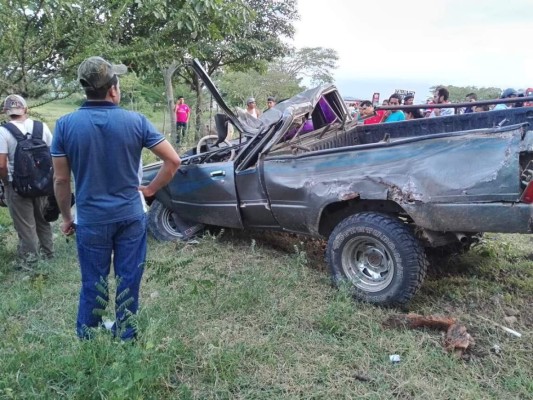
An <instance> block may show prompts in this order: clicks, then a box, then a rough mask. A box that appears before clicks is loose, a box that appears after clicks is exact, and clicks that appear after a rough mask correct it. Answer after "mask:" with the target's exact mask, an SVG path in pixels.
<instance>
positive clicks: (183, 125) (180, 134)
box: [176, 122, 187, 144]
mask: <svg viewBox="0 0 533 400" xmlns="http://www.w3.org/2000/svg"><path fill="white" fill-rule="evenodd" d="M186 132H187V122H176V144H180V142H181V139H183V138H184V137H185V133H186Z"/></svg>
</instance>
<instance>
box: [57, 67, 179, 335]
mask: <svg viewBox="0 0 533 400" xmlns="http://www.w3.org/2000/svg"><path fill="white" fill-rule="evenodd" d="M126 72H127V68H126V66H124V65H113V64H110V63H109V62H107V61H106V60H104V59H103V58H101V57H90V58H88V59H86V60H85V61H83V62H82V63H81V64H80V66H79V68H78V80H79V82H80V83H81V85H82V87H83V89H84V90H85V94H86V96H87V101H86V102H85V103H84V104H83V105H82V106H81V107H80V108H79V109H78V110H76V111H74V112H73V113H70V114H68V115H65V116H63V117H61V118H60V119H59V120H58V121H57V123H56V128H55V134H54V138H53V142H52V156H53V157H54V160H53V161H54V189H55V194H56V198H57V201H58V204H59V208H60V210H61V215H62V219H63V222H62V223H61V225H60V227H61V231H62V232H63V233H64V234H65V235H71V234H73V233H74V231H76V244H77V250H78V258H79V263H80V270H81V281H82V285H81V290H80V299H79V307H78V317H77V323H76V331H77V334H78V336H79V337H80V338H90V337H91V336H92V335H91V329H90V328H94V327H97V326H99V325H100V324H101V323H102V317H101V309H102V307H103V308H105V304H106V303H107V302H108V300H109V295H108V293H107V290H106V288H107V281H108V276H109V273H110V267H111V262H113V268H114V274H115V278H116V282H117V289H116V298H115V313H116V321H115V323H114V324H113V326H112V327H111V329H112V331H113V333H114V334H115V335H116V336H119V337H121V338H122V339H123V340H129V339H133V338H134V337H135V335H136V331H135V328H134V325H135V324H134V322H133V320H132V319H131V316H132V315H134V314H136V312H137V310H138V306H139V288H140V284H141V278H142V274H143V269H144V262H145V257H146V210H145V207H144V200H143V195H144V196H145V197H151V196H153V195H154V194H155V193H156V192H157V191H158V190H159V189H160V188H161V187H162V186H164V185H166V184H167V183H168V182H169V181H170V180H171V179H172V177H173V176H174V174H175V172H176V170H177V169H178V167H179V165H180V163H181V160H180V158H179V156H178V154H177V153H176V152H175V150H174V149H173V147H172V145H171V144H170V143H169V142H167V141H166V140H165V138H164V136H163V135H161V134H160V133H159V132H158V131H157V130H156V129H155V127H154V126H153V125H152V124H151V123H150V122H149V121H148V119H147V118H146V117H145V116H144V115H141V114H138V113H136V112H132V111H127V110H124V109H122V108H120V107H119V106H118V105H119V103H120V85H119V78H118V75H121V74H124V73H126ZM144 147H146V148H148V149H150V150H151V151H152V152H153V153H154V154H155V155H156V156H157V157H159V158H160V159H161V160H162V161H163V165H162V167H161V169H160V171H159V172H158V174H157V176H156V177H155V178H154V180H153V181H152V182H151V183H150V184H149V185H148V186H140V165H141V152H142V149H143V148H144ZM71 171H72V174H73V175H74V182H75V189H76V205H77V213H76V221H74V219H73V217H72V214H71V210H70V196H71V186H70V185H71V178H70V175H71Z"/></svg>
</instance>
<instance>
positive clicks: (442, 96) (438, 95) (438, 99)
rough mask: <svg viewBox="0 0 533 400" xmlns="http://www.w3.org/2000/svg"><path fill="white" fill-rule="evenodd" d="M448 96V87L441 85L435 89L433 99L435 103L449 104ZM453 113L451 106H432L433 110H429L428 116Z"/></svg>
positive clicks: (442, 115)
mask: <svg viewBox="0 0 533 400" xmlns="http://www.w3.org/2000/svg"><path fill="white" fill-rule="evenodd" d="M449 97H450V92H448V89H446V88H443V87H441V88H438V89H437V90H435V94H434V95H433V101H434V103H435V104H451V102H450V100H448V99H449ZM454 114H455V112H454V109H453V108H434V109H433V111H431V114H429V118H433V117H445V116H447V115H454Z"/></svg>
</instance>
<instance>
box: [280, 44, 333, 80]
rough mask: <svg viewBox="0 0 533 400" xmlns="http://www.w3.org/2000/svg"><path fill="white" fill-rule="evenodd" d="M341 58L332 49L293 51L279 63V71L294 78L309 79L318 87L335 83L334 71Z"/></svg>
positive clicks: (312, 48) (306, 48)
mask: <svg viewBox="0 0 533 400" xmlns="http://www.w3.org/2000/svg"><path fill="white" fill-rule="evenodd" d="M338 60H339V56H338V55H337V52H336V51H335V50H333V49H330V48H323V47H304V48H301V49H298V50H295V51H293V52H292V53H291V54H290V55H289V56H288V57H285V58H284V59H283V60H280V61H279V62H278V69H280V70H282V71H285V72H286V73H287V74H289V75H290V76H292V77H299V78H304V77H305V78H309V79H310V81H311V84H312V85H314V86H318V85H320V84H323V83H331V82H333V70H334V69H336V68H337V61H338Z"/></svg>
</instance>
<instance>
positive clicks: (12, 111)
mask: <svg viewBox="0 0 533 400" xmlns="http://www.w3.org/2000/svg"><path fill="white" fill-rule="evenodd" d="M27 108H28V105H27V104H26V100H24V98H23V97H22V96H19V95H18V94H10V95H9V96H7V97H6V99H5V100H4V107H3V110H4V112H5V113H6V114H7V115H24V114H26V109H27Z"/></svg>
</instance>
